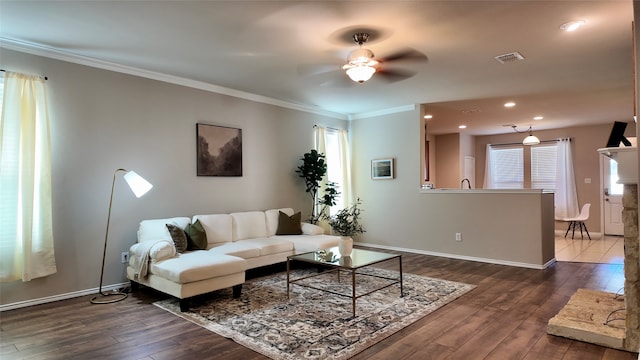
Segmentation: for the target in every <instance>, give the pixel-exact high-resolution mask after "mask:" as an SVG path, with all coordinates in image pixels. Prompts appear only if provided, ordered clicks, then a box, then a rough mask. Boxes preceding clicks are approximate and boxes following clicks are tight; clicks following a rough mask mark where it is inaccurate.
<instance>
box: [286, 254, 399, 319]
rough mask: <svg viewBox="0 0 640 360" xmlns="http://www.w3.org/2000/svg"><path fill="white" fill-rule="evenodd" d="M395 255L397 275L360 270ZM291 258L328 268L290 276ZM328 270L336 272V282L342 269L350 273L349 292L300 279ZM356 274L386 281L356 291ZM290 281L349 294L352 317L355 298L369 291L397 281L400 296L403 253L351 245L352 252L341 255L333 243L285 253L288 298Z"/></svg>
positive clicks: (325, 272) (346, 295) (333, 292)
mask: <svg viewBox="0 0 640 360" xmlns="http://www.w3.org/2000/svg"><path fill="white" fill-rule="evenodd" d="M394 259H398V268H399V275H400V276H399V277H397V278H391V277H385V276H381V275H379V274H374V273H367V272H363V271H359V270H360V269H362V268H364V267H367V266H371V265H374V264H378V263H381V262H383V261H390V260H394ZM292 261H301V262H304V263H309V264H316V265H320V266H323V267H327V268H329V270H326V271H321V272H320V271H319V272H318V273H317V274H312V275H307V276H302V277H299V278H296V279H292V278H291V270H290V269H291V262H292ZM330 272H336V273H337V277H338V282H340V273H341V272H347V273H349V274H350V275H351V289H350V290H351V291H350V292H348V293H340V292H337V291H334V290H332V289H331V288H326V287H325V288H323V287H321V286H316V285H315V283H313V282H309V281H306V282H302V281H303V280H305V279H311V278H318V280H319V281H322V280H321V278H320V277H321V276H323V275H326V274H327V273H330ZM356 275H358V276H370V277H376V278H380V279H384V280H388V281H385V282H384V283H385V284H384V285H383V286H379V287H376V288H373V289H367V290H365V291H361V292H357V291H356ZM292 284H296V285H298V286H305V287H308V288H312V289H316V290H320V291H324V292H328V293H331V294H335V295H339V296H345V297H349V298H351V304H352V309H353V317H355V316H356V300H357V299H358V298H360V297H363V296H366V295H369V294H371V293H373V292H376V291H379V290H382V289H385V288H388V287H389V286H393V285H396V284H400V297H402V296H403V293H402V255H398V254H390V253H383V252H378V251H372V250H364V249H353V251H352V252H351V256H347V257H340V255H338V247H333V248H329V249H325V250H319V251H314V252H308V253H303V254H297V255H291V256H287V298H289V293H290V289H291V285H292Z"/></svg>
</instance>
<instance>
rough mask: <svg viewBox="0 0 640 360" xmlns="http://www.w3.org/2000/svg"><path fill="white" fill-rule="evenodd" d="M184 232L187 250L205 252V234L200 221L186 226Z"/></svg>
mask: <svg viewBox="0 0 640 360" xmlns="http://www.w3.org/2000/svg"><path fill="white" fill-rule="evenodd" d="M184 231H185V232H186V233H187V241H188V243H189V246H188V250H207V233H206V232H205V231H204V228H203V227H202V224H201V223H200V220H196V222H195V223H193V224H189V225H187V227H186V228H185V229H184Z"/></svg>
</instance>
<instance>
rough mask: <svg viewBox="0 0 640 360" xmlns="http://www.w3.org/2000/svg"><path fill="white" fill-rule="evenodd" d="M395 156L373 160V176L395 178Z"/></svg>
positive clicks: (377, 178)
mask: <svg viewBox="0 0 640 360" xmlns="http://www.w3.org/2000/svg"><path fill="white" fill-rule="evenodd" d="M393 163H394V161H393V158H388V159H375V160H371V178H372V179H374V180H380V179H393V176H394V173H393V165H394V164H393Z"/></svg>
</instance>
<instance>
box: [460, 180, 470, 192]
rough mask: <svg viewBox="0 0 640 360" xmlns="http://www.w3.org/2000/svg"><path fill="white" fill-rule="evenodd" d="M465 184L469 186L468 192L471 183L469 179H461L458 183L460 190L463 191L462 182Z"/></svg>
mask: <svg viewBox="0 0 640 360" xmlns="http://www.w3.org/2000/svg"><path fill="white" fill-rule="evenodd" d="M465 181H466V182H467V185H469V190H471V181H469V179H466V178H465V179H462V181H460V189H464V182H465Z"/></svg>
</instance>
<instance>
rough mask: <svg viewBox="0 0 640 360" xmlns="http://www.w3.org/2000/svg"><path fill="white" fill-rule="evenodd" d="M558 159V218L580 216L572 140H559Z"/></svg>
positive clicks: (556, 196) (556, 202) (556, 197)
mask: <svg viewBox="0 0 640 360" xmlns="http://www.w3.org/2000/svg"><path fill="white" fill-rule="evenodd" d="M557 149H558V152H557V154H558V159H557V162H556V191H555V195H554V196H555V207H556V213H555V216H556V219H567V218H573V217H576V216H578V214H579V213H580V209H579V206H578V192H577V191H576V179H575V176H574V172H573V156H572V154H571V140H570V139H560V140H558V148H557Z"/></svg>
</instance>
